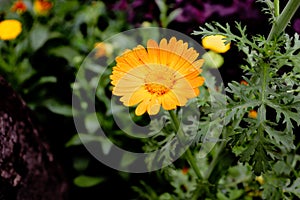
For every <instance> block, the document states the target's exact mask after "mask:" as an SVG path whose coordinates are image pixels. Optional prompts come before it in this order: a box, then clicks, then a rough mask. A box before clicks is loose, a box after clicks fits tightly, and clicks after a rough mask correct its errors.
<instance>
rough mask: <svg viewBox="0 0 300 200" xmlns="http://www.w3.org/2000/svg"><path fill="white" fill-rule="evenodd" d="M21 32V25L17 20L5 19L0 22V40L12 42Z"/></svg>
mask: <svg viewBox="0 0 300 200" xmlns="http://www.w3.org/2000/svg"><path fill="white" fill-rule="evenodd" d="M21 32H22V24H21V22H19V21H18V20H14V19H7V20H3V21H1V22H0V40H13V39H15V38H16V37H18V35H19V34H20V33H21Z"/></svg>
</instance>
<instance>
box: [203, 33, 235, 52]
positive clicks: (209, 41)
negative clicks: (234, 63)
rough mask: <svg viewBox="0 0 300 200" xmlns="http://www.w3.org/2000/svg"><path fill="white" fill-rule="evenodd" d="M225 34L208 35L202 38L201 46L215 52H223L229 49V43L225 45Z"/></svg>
mask: <svg viewBox="0 0 300 200" xmlns="http://www.w3.org/2000/svg"><path fill="white" fill-rule="evenodd" d="M225 38H226V36H224V35H210V36H206V37H204V38H203V39H202V46H203V48H205V49H210V50H212V51H214V52H216V53H225V52H227V51H228V50H229V49H230V43H228V44H226V45H225V42H226V40H224V39H225Z"/></svg>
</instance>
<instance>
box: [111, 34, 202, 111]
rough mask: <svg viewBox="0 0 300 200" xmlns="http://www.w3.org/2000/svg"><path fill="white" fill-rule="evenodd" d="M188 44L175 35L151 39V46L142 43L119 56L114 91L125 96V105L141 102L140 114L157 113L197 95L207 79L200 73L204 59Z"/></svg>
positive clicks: (114, 77) (113, 83)
mask: <svg viewBox="0 0 300 200" xmlns="http://www.w3.org/2000/svg"><path fill="white" fill-rule="evenodd" d="M198 56H199V54H198V53H197V51H195V50H194V48H188V43H184V42H183V41H182V40H177V39H176V38H175V37H172V38H171V39H170V40H169V41H167V39H165V38H164V39H162V40H161V41H160V43H159V44H158V43H157V42H156V41H154V40H148V42H147V48H144V47H143V46H141V45H138V46H137V47H135V48H134V49H132V50H126V51H125V52H124V53H123V54H122V55H121V56H119V57H117V58H116V62H117V63H116V66H115V67H113V72H112V75H111V76H110V79H111V84H112V85H113V90H112V93H113V94H114V95H116V96H121V98H120V101H121V102H123V104H124V105H125V106H134V105H137V108H136V110H135V113H136V115H142V114H144V113H145V112H147V113H148V114H149V115H155V114H157V113H158V112H159V110H160V107H161V106H162V107H163V109H165V110H173V109H176V107H177V106H184V105H185V104H186V103H187V101H188V99H191V98H194V97H197V96H198V95H199V93H200V91H199V87H200V86H202V85H203V84H204V78H203V77H201V76H199V74H200V73H201V71H202V70H201V67H202V65H203V63H204V60H203V59H198V60H197V58H198Z"/></svg>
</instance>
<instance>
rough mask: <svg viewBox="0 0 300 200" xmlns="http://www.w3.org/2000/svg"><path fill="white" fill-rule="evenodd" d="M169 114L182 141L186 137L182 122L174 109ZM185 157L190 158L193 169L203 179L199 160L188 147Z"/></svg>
mask: <svg viewBox="0 0 300 200" xmlns="http://www.w3.org/2000/svg"><path fill="white" fill-rule="evenodd" d="M169 114H170V117H171V120H172V122H173V124H174V126H175V129H176V131H177V136H178V138H179V142H182V141H183V138H184V137H185V136H184V133H183V131H182V129H181V128H180V123H179V121H178V118H177V116H176V114H175V113H174V111H173V110H169ZM184 155H185V157H186V159H187V160H188V162H189V164H190V165H191V167H192V169H193V170H194V171H195V173H196V175H197V177H198V179H200V180H202V175H201V173H200V170H199V168H198V166H197V162H196V160H195V157H194V156H193V154H192V152H191V150H190V149H189V148H188V149H187V150H186V152H185V154H184Z"/></svg>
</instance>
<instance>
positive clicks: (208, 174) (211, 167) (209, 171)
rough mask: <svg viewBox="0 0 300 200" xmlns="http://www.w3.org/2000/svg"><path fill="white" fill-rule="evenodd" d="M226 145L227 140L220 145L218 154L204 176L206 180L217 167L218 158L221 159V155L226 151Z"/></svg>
mask: <svg viewBox="0 0 300 200" xmlns="http://www.w3.org/2000/svg"><path fill="white" fill-rule="evenodd" d="M225 146H226V141H223V142H222V143H221V145H220V147H219V150H218V152H217V155H216V156H215V157H214V158H213V160H212V162H211V163H210V165H209V167H208V169H207V172H206V175H205V177H204V179H205V180H208V178H209V177H210V175H211V173H212V172H213V170H214V169H215V167H216V164H217V163H218V160H219V159H220V155H221V153H222V152H223V151H224V148H225Z"/></svg>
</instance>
